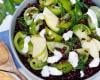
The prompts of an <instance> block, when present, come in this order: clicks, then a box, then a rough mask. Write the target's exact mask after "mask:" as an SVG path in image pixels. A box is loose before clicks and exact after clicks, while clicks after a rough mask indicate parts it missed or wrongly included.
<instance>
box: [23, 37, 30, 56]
mask: <svg viewBox="0 0 100 80" xmlns="http://www.w3.org/2000/svg"><path fill="white" fill-rule="evenodd" d="M29 41H30V37H29V36H26V37H25V39H24V47H23V49H22V53H23V54H26V53H27V52H28V43H29Z"/></svg>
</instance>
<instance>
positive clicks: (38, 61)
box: [14, 0, 100, 80]
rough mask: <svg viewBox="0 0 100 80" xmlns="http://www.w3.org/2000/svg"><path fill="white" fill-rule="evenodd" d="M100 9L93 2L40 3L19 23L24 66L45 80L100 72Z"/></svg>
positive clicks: (16, 38)
mask: <svg viewBox="0 0 100 80" xmlns="http://www.w3.org/2000/svg"><path fill="white" fill-rule="evenodd" d="M99 13H100V8H99V7H97V6H95V4H93V3H92V1H91V0H38V1H37V2H36V3H33V4H29V5H28V6H27V7H26V8H25V9H24V10H23V12H22V13H21V15H20V16H19V17H17V20H16V27H15V34H14V45H15V48H16V51H17V53H18V55H19V57H20V59H21V60H22V62H23V64H24V65H25V66H26V67H27V68H28V69H29V70H30V71H31V72H33V73H34V74H36V75H37V76H39V77H41V78H43V79H46V80H56V79H58V80H73V79H74V80H75V79H76V80H77V79H86V78H88V77H90V76H92V75H93V74H94V73H96V72H98V71H99V70H100V55H99V54H100V15H99Z"/></svg>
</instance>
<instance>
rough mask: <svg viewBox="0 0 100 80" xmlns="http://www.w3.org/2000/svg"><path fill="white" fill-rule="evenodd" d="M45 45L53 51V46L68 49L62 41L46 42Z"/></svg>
mask: <svg viewBox="0 0 100 80" xmlns="http://www.w3.org/2000/svg"><path fill="white" fill-rule="evenodd" d="M47 47H48V49H49V50H50V51H51V52H53V51H54V49H55V48H64V47H65V48H66V50H67V51H68V50H69V47H68V46H67V45H65V44H64V43H59V42H47Z"/></svg>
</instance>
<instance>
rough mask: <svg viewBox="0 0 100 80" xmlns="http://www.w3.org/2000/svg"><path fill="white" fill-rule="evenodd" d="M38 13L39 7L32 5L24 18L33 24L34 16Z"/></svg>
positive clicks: (27, 22)
mask: <svg viewBox="0 0 100 80" xmlns="http://www.w3.org/2000/svg"><path fill="white" fill-rule="evenodd" d="M36 14H38V8H36V7H30V8H28V9H27V10H26V11H25V12H24V20H25V22H26V24H27V25H31V24H32V21H33V17H34V16H35V15H36Z"/></svg>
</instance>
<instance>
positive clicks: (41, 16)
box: [33, 13, 44, 22]
mask: <svg viewBox="0 0 100 80" xmlns="http://www.w3.org/2000/svg"><path fill="white" fill-rule="evenodd" d="M33 18H34V22H36V21H38V20H44V15H43V13H39V14H37V15H35V16H34V17H33Z"/></svg>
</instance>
